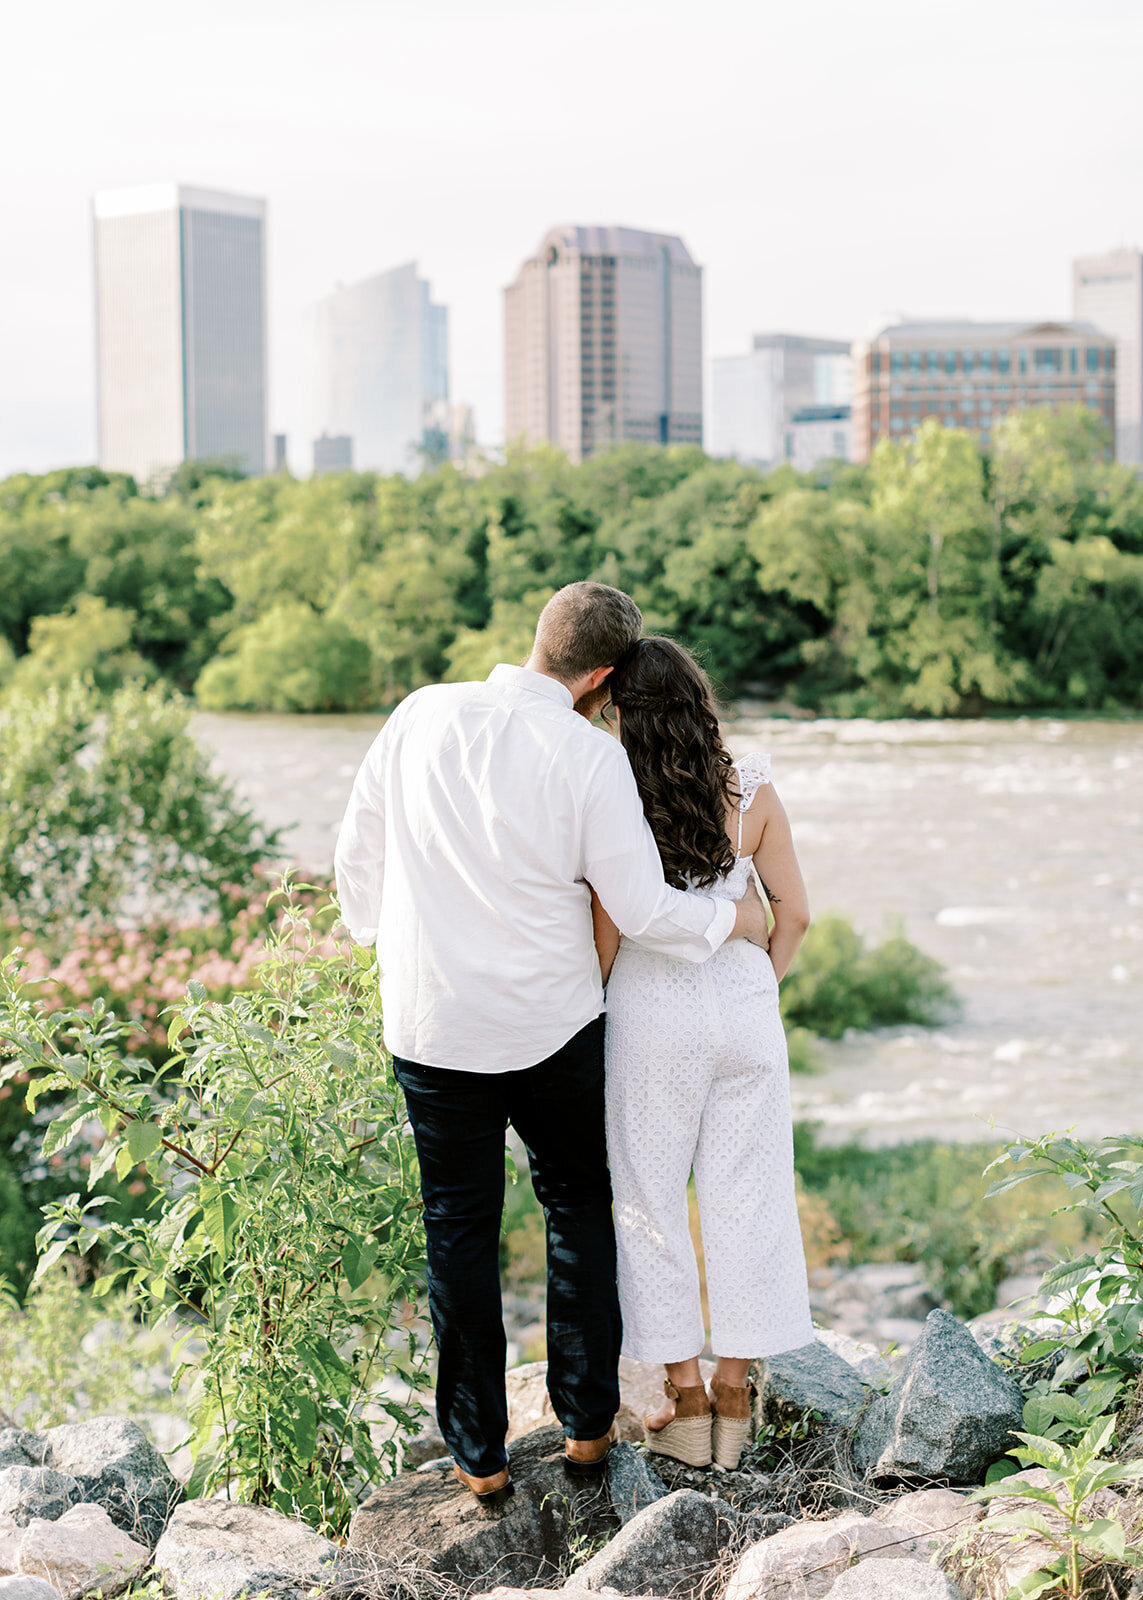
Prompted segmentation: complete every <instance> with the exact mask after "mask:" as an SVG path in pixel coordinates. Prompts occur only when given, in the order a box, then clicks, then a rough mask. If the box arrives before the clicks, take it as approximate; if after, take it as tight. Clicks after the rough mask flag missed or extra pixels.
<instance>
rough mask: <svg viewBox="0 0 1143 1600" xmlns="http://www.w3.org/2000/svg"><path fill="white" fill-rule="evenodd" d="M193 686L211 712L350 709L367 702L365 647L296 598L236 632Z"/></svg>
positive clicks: (369, 665) (369, 663) (369, 680)
mask: <svg viewBox="0 0 1143 1600" xmlns="http://www.w3.org/2000/svg"><path fill="white" fill-rule="evenodd" d="M226 649H227V652H228V653H226V654H224V655H220V656H216V657H215V659H214V660H213V661H211V662H209V663H208V665H207V666H206V667H205V668H204V669H203V672H202V675H201V677H200V678H199V680H198V683H197V684H196V686H195V693H196V696H197V698H198V702H199V704H200V705H202V706H205V707H206V708H207V709H208V710H210V711H242V710H261V711H352V710H356V709H358V708H360V707H363V706H367V705H369V704H370V703H371V701H372V699H373V660H372V657H371V656H370V653H369V647H368V645H366V644H363V643H362V641H361V640H360V639H358V638H356V637H355V635H354V634H353V633H351V632H350V630H349V628H348V627H347V626H346V624H345V623H344V622H342V621H339V620H338V619H337V618H335V617H331V616H321V615H319V614H318V613H317V612H316V611H314V609H313V607H312V606H310V605H307V604H306V602H305V601H301V600H296V601H294V600H285V601H281V602H280V603H279V604H277V605H275V606H273V607H271V609H270V610H269V611H267V612H266V614H265V615H264V616H262V617H259V619H258V621H257V622H252V623H250V624H249V626H248V627H245V628H239V629H238V630H237V632H236V633H234V634H233V635H231V637H230V639H229V640H228V641H227V646H226Z"/></svg>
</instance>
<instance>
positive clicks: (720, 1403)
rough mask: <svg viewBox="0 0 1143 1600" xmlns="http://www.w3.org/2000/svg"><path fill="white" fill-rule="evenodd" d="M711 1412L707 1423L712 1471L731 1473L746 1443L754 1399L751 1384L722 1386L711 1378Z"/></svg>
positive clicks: (722, 1384) (747, 1441)
mask: <svg viewBox="0 0 1143 1600" xmlns="http://www.w3.org/2000/svg"><path fill="white" fill-rule="evenodd" d="M710 1399H711V1405H712V1407H713V1410H714V1417H713V1420H712V1423H711V1430H710V1441H711V1454H712V1455H713V1457H714V1464H715V1466H716V1467H725V1468H726V1469H727V1471H728V1472H733V1471H734V1470H735V1469H736V1468H737V1466H738V1463H739V1461H741V1459H742V1452H743V1450H745V1448H746V1446H747V1444H749V1442H750V1412H751V1402H752V1401H753V1399H754V1385H753V1384H752V1383H743V1384H738V1383H724V1382H723V1381H722V1379H721V1378H714V1379H712V1381H711V1385H710Z"/></svg>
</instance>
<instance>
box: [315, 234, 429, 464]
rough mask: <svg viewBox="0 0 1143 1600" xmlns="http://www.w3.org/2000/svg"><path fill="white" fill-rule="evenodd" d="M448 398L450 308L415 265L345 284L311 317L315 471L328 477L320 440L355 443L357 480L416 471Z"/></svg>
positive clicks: (427, 449)
mask: <svg viewBox="0 0 1143 1600" xmlns="http://www.w3.org/2000/svg"><path fill="white" fill-rule="evenodd" d="M448 391H449V376H448V309H447V307H445V306H440V305H436V304H434V302H433V298H432V290H431V288H430V285H429V284H428V283H427V282H426V280H425V279H424V278H422V277H420V275H419V274H418V271H417V266H416V263H415V262H409V263H408V264H407V265H405V266H402V267H394V268H393V269H392V271H390V272H380V273H377V274H376V276H375V277H372V278H366V279H365V280H364V281H363V282H361V283H355V284H349V285H345V286H340V285H339V287H338V288H337V289H335V290H334V292H333V294H331V295H327V296H326V298H325V299H324V300H321V301H319V302H318V304H317V305H316V306H314V307H313V309H312V311H311V312H310V315H309V384H308V393H309V404H310V408H311V416H310V425H311V430H312V435H311V436H312V437H313V438H314V441H315V443H314V471H315V472H318V471H322V470H330V469H329V468H328V466H325V467H322V466H319V455H321V452H320V451H319V449H318V441H319V438H320V436H321V435H322V434H325V435H334V436H338V435H340V436H345V437H348V438H350V439H352V441H353V464H354V466H355V467H356V468H357V470H358V471H359V472H406V473H409V472H417V471H419V470H420V468H421V466H422V465H423V464H424V462H425V459H426V454H425V453H426V451H428V452H429V453H431V451H432V447H433V442H434V440H435V437H436V435H435V426H436V425H435V420H434V418H435V409H434V408H435V407H436V406H437V405H438V403H440V402H443V401H447V400H448V397H449V396H448ZM324 459H325V458H324V456H322V460H323V461H324Z"/></svg>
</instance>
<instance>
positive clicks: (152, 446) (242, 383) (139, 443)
mask: <svg viewBox="0 0 1143 1600" xmlns="http://www.w3.org/2000/svg"><path fill="white" fill-rule="evenodd" d="M94 225H95V304H96V319H95V320H96V364H97V368H98V374H97V390H98V405H99V462H100V465H101V466H102V467H104V468H106V469H109V470H112V471H119V472H130V473H133V474H134V475H135V477H136V478H138V479H140V480H146V479H148V478H150V477H152V476H153V475H154V474H156V473H159V474H161V473H163V472H167V471H169V470H170V469H171V468H172V467H174V466H177V465H178V463H179V462H180V461H186V460H190V459H196V458H197V459H200V460H201V459H203V458H205V457H214V456H226V457H229V458H231V459H232V460H235V461H236V462H237V463H238V464H239V465H240V466H241V467H243V468H244V469H245V470H246V471H247V472H262V471H264V470H265V466H266V444H267V428H266V248H265V230H266V203H265V201H264V200H258V199H254V198H252V197H251V196H248V195H237V194H224V193H221V192H219V191H217V190H210V189H191V188H187V187H186V186H185V185H183V184H175V183H162V184H153V185H150V186H148V187H146V188H140V189H116V190H108V191H105V192H104V193H101V194H98V195H96V197H95V203H94Z"/></svg>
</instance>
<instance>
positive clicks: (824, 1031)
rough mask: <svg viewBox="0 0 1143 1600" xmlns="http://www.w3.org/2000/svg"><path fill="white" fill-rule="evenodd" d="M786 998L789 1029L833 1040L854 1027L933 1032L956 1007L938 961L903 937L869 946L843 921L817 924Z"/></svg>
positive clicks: (785, 985) (793, 970)
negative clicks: (903, 1026)
mask: <svg viewBox="0 0 1143 1600" xmlns="http://www.w3.org/2000/svg"><path fill="white" fill-rule="evenodd" d="M781 993H782V1016H783V1018H784V1020H785V1021H786V1023H787V1025H791V1024H792V1025H794V1026H797V1027H803V1028H808V1029H809V1030H810V1031H811V1032H812V1033H816V1034H818V1035H819V1036H820V1037H822V1038H826V1039H840V1038H841V1036H842V1034H843V1033H844V1032H845V1031H846V1029H847V1028H857V1029H859V1030H862V1029H867V1028H885V1027H891V1026H893V1025H894V1024H898V1023H916V1024H919V1025H920V1026H922V1027H933V1026H935V1025H936V1024H937V1023H939V1022H943V1021H946V1020H947V1019H948V1018H949V1017H950V1016H952V1015H953V1014H954V1013H955V1010H956V1005H957V1002H956V996H955V995H954V993H953V990H952V988H951V986H950V984H949V982H948V980H947V978H946V977H945V975H944V969H943V968H942V966H941V964H940V962H939V961H936V960H934V959H933V957H932V956H927V955H925V954H924V952H923V951H921V950H918V949H917V947H916V945H914V944H910V943H909V941H908V940H907V939H906V938H905V937H904V936H903V935H902V934H900V933H896V934H894V935H893V936H892V937H891V938H889V939H885V940H884V941H883V942H882V943H881V944H879V945H875V946H874V947H873V949H871V950H870V949H866V946H865V943H864V941H863V940H862V938H861V935H860V934H859V933H858V932H857V930H856V929H855V928H854V927H853V925H852V924H851V923H849V922H847V921H846V920H845V918H844V917H838V916H825V917H819V918H818V919H817V920H816V921H814V922H813V923H811V925H810V931H809V933H808V934H807V935H806V940H805V943H804V944H803V945H802V948H801V949H800V950H799V951H798V956H797V960H796V961H795V962H794V965H793V967H792V968H791V970H790V975H789V977H787V978H786V979H785V981H784V982H783V984H782V991H781Z"/></svg>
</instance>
